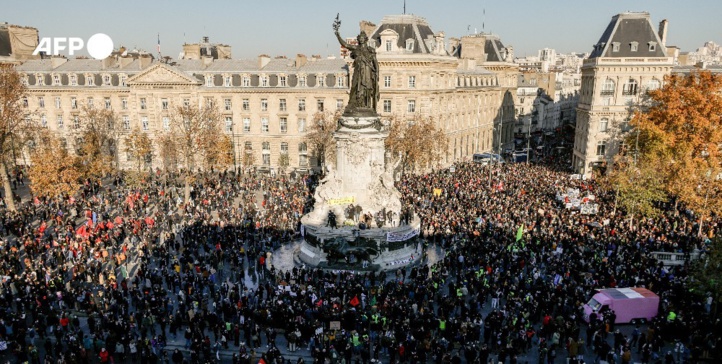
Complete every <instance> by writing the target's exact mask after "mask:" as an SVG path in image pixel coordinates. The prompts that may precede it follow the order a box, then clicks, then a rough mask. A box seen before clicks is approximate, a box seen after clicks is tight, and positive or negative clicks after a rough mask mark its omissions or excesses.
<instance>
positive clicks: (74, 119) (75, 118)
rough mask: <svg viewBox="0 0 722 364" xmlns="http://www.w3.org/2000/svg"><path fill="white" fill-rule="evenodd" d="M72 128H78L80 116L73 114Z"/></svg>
mask: <svg viewBox="0 0 722 364" xmlns="http://www.w3.org/2000/svg"><path fill="white" fill-rule="evenodd" d="M73 129H80V117H78V115H73Z"/></svg>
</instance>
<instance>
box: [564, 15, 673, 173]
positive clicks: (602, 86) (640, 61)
mask: <svg viewBox="0 0 722 364" xmlns="http://www.w3.org/2000/svg"><path fill="white" fill-rule="evenodd" d="M666 33H667V21H666V20H663V21H662V22H661V23H660V26H659V31H656V30H655V29H654V27H653V26H652V23H651V20H650V16H649V13H646V12H640V13H621V14H618V15H615V16H614V17H612V20H611V22H610V23H609V25H608V26H607V29H606V30H605V31H604V33H603V34H602V37H601V38H600V39H599V41H598V42H597V44H596V45H595V46H594V50H593V51H592V53H591V54H590V56H589V58H588V59H586V60H584V63H583V66H582V85H581V90H580V97H579V105H578V107H577V120H576V130H575V140H574V154H573V157H572V167H573V169H574V170H575V171H576V172H577V173H581V174H584V175H586V176H591V175H592V171H593V170H595V169H602V170H603V169H604V168H606V166H607V164H608V163H609V162H611V159H612V158H613V157H614V155H616V154H617V153H618V151H619V150H620V148H621V147H622V143H623V142H622V140H623V137H624V135H625V133H628V132H629V130H630V128H629V124H628V122H629V118H630V116H631V114H632V111H633V110H634V109H635V108H636V107H638V105H639V103H640V100H641V98H642V97H643V95H644V93H645V92H646V91H647V90H650V89H656V88H659V87H661V86H662V82H663V81H664V76H665V75H668V74H669V73H670V72H671V70H672V67H673V66H674V59H673V58H672V57H668V56H667V52H666V46H665V41H666Z"/></svg>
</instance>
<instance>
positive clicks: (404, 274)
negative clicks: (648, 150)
mask: <svg viewBox="0 0 722 364" xmlns="http://www.w3.org/2000/svg"><path fill="white" fill-rule="evenodd" d="M316 181H317V180H316V179H315V178H314V177H313V176H308V175H294V176H289V175H284V174H279V175H277V176H273V177H271V176H265V175H259V174H255V173H235V172H222V173H218V172H216V173H206V174H200V175H198V176H197V178H196V179H195V182H194V183H193V185H192V188H191V191H190V198H189V199H188V200H187V201H186V199H185V190H184V186H183V183H182V182H183V178H182V176H173V175H171V176H169V177H168V178H165V177H161V176H160V175H155V176H152V177H151V178H149V179H148V180H147V181H145V183H142V184H140V185H133V186H130V185H127V184H125V183H124V182H123V179H122V178H120V177H116V178H114V179H112V180H111V181H106V184H107V185H104V186H103V185H100V183H99V182H94V183H93V182H90V181H88V183H86V184H85V186H84V187H83V190H82V192H81V193H80V194H78V195H77V196H66V197H65V198H62V199H43V198H32V199H29V200H28V201H26V202H23V203H22V204H20V205H19V209H18V211H17V212H9V211H2V212H1V213H0V214H1V215H0V233H1V234H2V235H1V236H2V241H1V244H2V246H1V247H0V276H1V277H2V278H1V279H2V283H1V284H0V307H3V308H4V309H3V310H0V322H1V323H2V325H0V328H2V329H0V349H3V347H4V350H2V351H0V355H4V358H7V359H9V360H16V361H17V362H25V361H27V362H30V363H43V362H45V363H87V362H102V363H107V362H111V361H115V362H119V361H120V362H123V361H126V362H141V363H155V362H159V361H162V360H166V361H167V362H173V363H183V362H188V363H206V362H218V361H228V362H233V363H254V364H255V363H257V362H258V363H261V362H262V363H264V364H266V363H268V364H270V363H276V362H278V363H280V362H285V361H287V360H288V359H287V358H288V357H289V356H294V357H295V356H300V357H301V358H303V357H305V358H307V359H308V360H312V361H313V362H315V363H326V362H329V363H333V364H336V363H346V364H350V363H356V362H358V363H364V364H367V363H369V362H371V361H374V362H384V363H387V362H388V363H407V362H408V363H424V362H434V363H461V362H468V363H488V362H490V361H491V360H493V361H494V362H503V363H507V362H508V363H517V362H519V361H520V360H519V358H520V357H525V358H527V360H526V361H532V362H536V361H538V362H539V363H555V362H562V361H564V362H566V361H565V360H566V359H567V358H569V359H571V360H573V361H577V360H578V359H581V360H592V359H594V360H606V361H607V362H610V363H611V362H614V363H630V362H631V361H632V359H633V358H634V361H639V362H644V363H653V362H657V361H659V362H669V360H671V361H672V362H676V363H681V362H684V361H686V362H697V361H698V360H699V359H700V358H702V357H710V356H715V355H717V356H718V357H719V355H720V350H721V348H722V346H720V337H722V324H721V323H720V321H719V320H717V319H716V318H715V317H714V316H713V312H712V310H711V301H710V300H709V299H708V296H709V295H708V294H707V293H708V292H694V293H692V292H690V286H688V285H687V284H686V283H687V282H688V280H689V273H690V272H689V269H688V266H676V267H665V266H664V265H662V264H661V263H660V262H659V261H656V260H655V259H654V257H653V256H652V255H651V254H650V252H652V251H658V250H663V251H677V252H691V251H693V250H694V249H697V250H700V251H705V250H706V249H708V245H709V244H710V239H711V238H712V237H714V236H717V235H718V234H719V233H720V231H719V230H720V228H721V227H722V225H720V220H719V216H714V217H713V218H712V220H711V221H709V222H707V223H706V225H705V226H704V228H703V232H704V233H703V234H702V235H698V234H697V231H698V226H697V225H696V224H697V223H698V222H697V219H695V218H694V215H692V212H690V211H685V210H682V209H681V207H679V208H680V210H675V205H674V204H673V203H669V204H664V205H662V206H660V208H661V209H662V210H663V213H662V214H661V215H660V216H659V217H657V218H654V219H641V220H632V221H630V219H628V218H626V215H625V214H624V211H622V210H621V209H615V208H614V204H613V199H614V196H613V194H611V193H609V192H607V191H603V190H601V189H600V188H599V187H598V186H597V184H596V183H595V182H594V181H587V180H583V179H571V178H569V174H568V173H567V172H566V171H565V170H564V169H563V168H561V167H559V166H558V165H555V164H553V163H546V164H543V165H531V164H504V165H494V166H481V165H478V164H474V163H461V164H457V165H456V166H455V170H454V172H453V173H452V172H450V171H449V170H448V169H445V170H440V171H436V172H433V173H428V174H425V175H421V176H411V175H406V176H402V178H401V179H400V180H399V181H397V188H398V189H399V191H400V192H401V195H402V196H403V204H404V210H405V211H414V212H415V213H414V214H409V215H408V216H405V218H406V219H420V223H421V231H422V234H421V237H420V239H419V242H418V245H419V250H420V251H422V250H425V251H429V250H431V249H436V250H438V251H439V252H442V257H441V259H440V260H439V261H437V262H430V261H428V260H424V261H422V263H421V264H417V265H412V266H408V267H404V268H401V269H398V270H395V271H389V272H373V271H360V272H358V271H357V272H351V271H324V270H319V269H315V268H311V267H305V266H296V267H295V268H293V269H290V270H287V271H278V270H276V268H275V267H274V266H273V264H272V261H273V258H272V256H271V253H272V252H273V251H274V249H276V248H278V247H279V246H280V245H281V244H286V243H290V242H292V241H294V240H295V239H298V237H299V231H300V227H301V226H300V218H301V216H303V214H304V213H307V212H308V211H309V209H310V208H311V206H313V201H312V199H313V188H314V186H315V184H316V183H317V182H316ZM568 188H576V189H579V190H580V191H582V192H583V193H584V194H593V195H594V196H595V201H596V202H597V203H598V204H599V207H600V208H599V211H598V212H597V213H596V214H593V215H583V214H580V213H579V211H578V210H575V209H567V208H566V206H565V205H564V204H562V203H560V202H559V201H557V200H556V198H555V196H556V195H557V194H558V193H559V192H560V191H565V190H567V189H568ZM603 287H646V288H649V289H650V290H652V291H654V292H655V293H657V294H658V295H659V296H660V297H661V298H662V303H661V304H660V312H659V315H658V316H657V318H656V319H655V320H654V321H652V322H649V323H646V324H644V325H640V326H639V327H635V329H634V331H633V332H632V333H631V334H628V335H625V334H623V333H622V332H621V331H620V330H619V326H618V325H617V324H616V322H615V318H614V313H613V312H611V311H610V312H607V313H605V314H604V315H600V316H599V317H598V318H596V319H595V318H593V319H592V322H590V323H589V324H587V323H585V322H584V317H583V310H582V307H583V304H584V303H586V301H587V300H588V299H589V297H590V296H591V294H593V293H594V290H595V289H597V288H603ZM671 347H675V348H676V351H674V352H672V351H670V350H667V349H669V348H671ZM530 358H533V359H530ZM302 360H303V359H299V361H302Z"/></svg>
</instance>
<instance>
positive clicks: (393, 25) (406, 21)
mask: <svg viewBox="0 0 722 364" xmlns="http://www.w3.org/2000/svg"><path fill="white" fill-rule="evenodd" d="M387 29H391V30H393V31H394V32H396V34H398V35H399V38H398V39H397V41H396V45H397V46H398V48H399V49H406V40H408V39H413V40H414V49H413V51H412V53H421V54H429V53H432V51H433V49H430V48H431V47H430V45H429V44H427V41H428V40H431V41H433V39H434V32H433V31H432V30H431V27H429V24H428V23H427V22H426V19H424V18H422V17H420V16H416V15H388V16H385V17H384V18H383V19H382V20H381V24H380V25H379V26H378V27H376V29H375V30H374V32H373V33H372V34H371V36H370V37H369V38H370V39H374V40H375V41H376V47H377V48H378V47H381V32H383V31H384V30H387Z"/></svg>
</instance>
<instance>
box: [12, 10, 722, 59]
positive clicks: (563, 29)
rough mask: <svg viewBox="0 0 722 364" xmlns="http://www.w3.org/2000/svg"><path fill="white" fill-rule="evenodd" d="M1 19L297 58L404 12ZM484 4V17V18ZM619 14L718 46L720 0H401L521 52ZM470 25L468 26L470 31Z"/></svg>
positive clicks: (91, 13)
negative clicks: (336, 27) (337, 24)
mask: <svg viewBox="0 0 722 364" xmlns="http://www.w3.org/2000/svg"><path fill="white" fill-rule="evenodd" d="M3 4H4V6H3V12H2V14H1V15H0V21H3V22H8V23H11V24H17V25H27V26H33V27H36V28H38V30H39V31H40V36H41V37H54V36H55V37H60V36H78V37H81V38H83V39H85V40H87V39H88V37H90V36H91V35H92V34H95V33H106V34H108V35H109V36H110V37H111V38H112V39H113V41H114V43H115V46H116V48H117V47H118V46H119V45H124V46H126V47H128V48H134V47H137V48H139V49H144V50H146V51H149V52H152V53H154V54H155V52H156V43H157V35H158V33H160V41H161V51H162V52H163V55H168V56H171V57H173V58H176V57H177V56H178V53H179V52H180V50H181V45H182V44H183V42H184V41H185V42H188V43H195V42H198V41H199V40H200V39H201V37H202V36H204V35H207V36H209V37H210V38H211V42H219V43H225V44H229V45H231V46H232V47H233V48H232V55H233V58H254V57H256V56H258V55H259V54H264V53H265V54H269V55H271V56H277V55H285V56H288V57H293V56H295V55H296V54H297V53H303V54H306V55H311V54H321V55H324V56H325V55H329V54H333V55H338V44H337V42H336V39H335V38H334V36H333V32H332V29H331V24H332V23H333V20H334V17H335V16H336V13H340V14H341V20H342V25H341V35H342V36H355V35H356V34H358V29H359V28H358V23H359V21H360V20H369V21H371V22H374V23H376V24H378V23H379V22H380V21H381V19H382V18H383V16H384V15H392V14H401V13H402V12H403V4H404V1H403V0H364V1H350V0H303V1H300V0H261V1H248V0H235V1H230V0H229V1H213V0H206V1H201V0H193V1H186V0H175V1H170V0H144V1H137V0H123V1H100V0H92V1H91V0H78V1H39V0H7V1H3ZM484 10H486V15H484ZM624 11H648V12H650V13H651V16H652V22H653V24H654V25H655V27H656V26H657V23H659V21H660V20H662V19H665V18H666V19H668V20H669V22H670V24H669V33H668V41H667V45H676V46H679V47H680V48H681V49H682V51H692V50H695V49H696V48H698V47H701V46H702V45H703V44H704V42H705V41H709V40H713V41H715V42H717V43H722V39H720V35H722V23H721V22H720V21H719V16H720V14H722V1H720V0H694V1H689V2H688V1H681V0H627V1H621V0H601V1H600V0H577V1H570V0H552V1H541V0H511V1H510V0H445V1H440V0H407V1H406V13H407V14H415V15H419V16H422V17H424V18H426V19H427V20H428V22H429V25H430V26H431V29H432V30H434V31H435V32H438V31H444V32H445V33H446V38H447V40H448V38H449V37H460V36H463V35H465V34H468V32H469V31H470V32H471V33H473V32H474V31H475V30H477V31H479V32H481V31H482V27H483V28H484V30H485V31H487V32H490V31H491V32H493V33H495V34H498V35H499V36H500V37H501V39H502V42H503V43H504V44H505V45H513V46H514V49H515V53H516V55H517V56H524V55H531V54H536V51H537V50H538V49H541V48H544V47H549V48H555V49H556V50H557V52H563V53H567V52H570V51H576V52H589V51H591V49H592V44H594V43H596V41H597V40H598V39H599V37H600V36H601V34H602V32H603V31H604V29H605V27H606V25H607V24H608V23H609V20H610V19H611V17H612V16H613V15H614V14H616V13H619V12H624ZM467 29H468V30H469V31H467Z"/></svg>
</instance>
